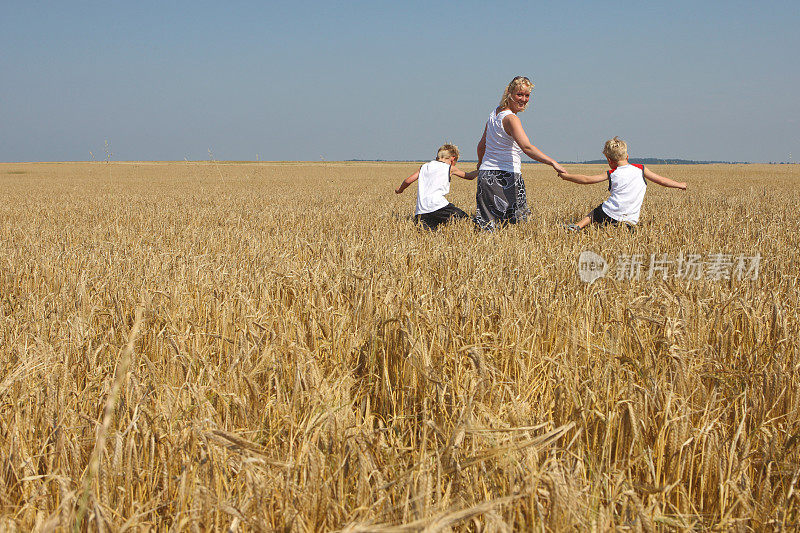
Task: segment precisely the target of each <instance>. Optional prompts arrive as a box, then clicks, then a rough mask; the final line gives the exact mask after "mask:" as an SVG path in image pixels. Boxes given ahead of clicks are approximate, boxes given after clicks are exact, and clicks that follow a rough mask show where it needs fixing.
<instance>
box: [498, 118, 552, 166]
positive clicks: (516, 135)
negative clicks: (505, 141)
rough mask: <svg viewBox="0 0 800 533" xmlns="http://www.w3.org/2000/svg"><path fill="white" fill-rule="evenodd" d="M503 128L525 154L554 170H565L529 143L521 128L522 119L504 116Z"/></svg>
mask: <svg viewBox="0 0 800 533" xmlns="http://www.w3.org/2000/svg"><path fill="white" fill-rule="evenodd" d="M503 129H504V130H506V133H508V134H509V135H511V138H512V139H514V141H516V143H517V145H519V147H520V149H522V151H523V152H525V155H527V156H528V157H530V158H531V159H534V160H536V161H538V162H540V163H544V164H545V165H550V166H551V167H553V168H554V169H555V170H556V172H566V170H565V169H564V167H562V166H561V165H559V164H558V161H556V160H555V159H553V158H552V157H550V156H548V155H546V154H545V153H544V152H542V151H541V150H539V149H538V148H536V147H535V146H534V145H533V144H531V141H530V139H528V134H527V133H525V130H524V129H523V128H522V121H521V120H520V119H519V117H518V116H517V115H514V114H510V115H508V116H507V117H505V118H504V119H503Z"/></svg>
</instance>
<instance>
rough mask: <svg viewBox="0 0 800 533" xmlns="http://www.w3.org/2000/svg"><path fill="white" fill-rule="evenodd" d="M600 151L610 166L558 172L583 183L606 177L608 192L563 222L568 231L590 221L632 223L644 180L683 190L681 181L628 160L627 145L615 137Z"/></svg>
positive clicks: (637, 218)
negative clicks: (595, 171) (593, 172)
mask: <svg viewBox="0 0 800 533" xmlns="http://www.w3.org/2000/svg"><path fill="white" fill-rule="evenodd" d="M603 155H604V156H606V161H608V166H609V167H610V168H611V170H608V171H606V173H605V174H600V175H598V176H584V175H582V174H570V173H568V172H559V173H558V175H559V176H560V177H561V179H563V180H567V181H571V182H573V183H581V184H584V185H588V184H592V183H600V182H601V181H605V180H608V190H609V191H610V193H611V194H610V195H609V197H608V199H607V200H606V201H605V202H603V203H602V204H600V205H598V206H597V207H596V208H595V209H594V210H593V211H592V212H591V213H589V214H588V215H586V216H585V217H584V218H583V219H582V220H581V221H580V222H578V223H577V224H570V225H569V226H567V228H568V229H570V230H571V231H579V230H582V229H583V228H585V227H586V226H588V225H589V224H590V223H592V222H594V223H595V224H619V223H626V224H628V225H635V224H636V223H637V222H639V211H640V210H641V208H642V201H643V200H644V193H645V191H646V190H647V180H650V181H652V182H654V183H658V184H659V185H663V186H664V187H673V188H676V189H681V190H684V191H685V190H686V183H685V182H682V181H681V182H678V181H673V180H671V179H669V178H665V177H663V176H659V175H658V174H656V173H655V172H653V171H652V170H650V169H649V168H646V167H645V166H644V165H634V164H630V163H628V145H627V144H625V141H623V140H622V139H620V138H619V137H614V138H613V139H611V140H608V141H606V144H605V147H603Z"/></svg>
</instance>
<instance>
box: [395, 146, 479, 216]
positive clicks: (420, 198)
mask: <svg viewBox="0 0 800 533" xmlns="http://www.w3.org/2000/svg"><path fill="white" fill-rule="evenodd" d="M458 156H459V151H458V147H457V146H456V145H454V144H445V145H442V147H441V148H439V150H438V152H437V153H436V159H435V160H433V161H430V162H428V163H425V164H424V165H422V166H421V167H420V169H419V170H417V171H416V172H414V173H413V174H411V175H410V176H409V177H407V178H406V179H405V180H403V183H401V184H400V186H399V187H397V189H395V191H394V192H395V193H397V194H400V193H402V192H403V191H404V190H406V188H407V187H408V186H409V185H411V184H412V183H414V182H415V181H416V182H417V209H416V211H415V212H414V215H415V216H414V218H415V220H416V221H417V223H419V224H420V225H422V227H424V228H426V229H431V230H434V229H436V228H438V227H439V226H440V225H441V224H444V223H445V222H449V221H450V220H452V219H457V218H468V217H469V215H467V214H466V213H465V212H464V211H462V210H461V209H459V208H457V207H456V206H454V205H453V204H451V203H450V202H449V201H448V200H447V198H445V195H446V194H448V193H449V192H450V177H451V176H458V177H459V178H463V179H468V180H471V179H475V177H476V176H477V175H478V171H477V170H475V171H473V172H469V173H466V172H464V171H463V170H461V169H460V168H458V167H456V163H457V162H458Z"/></svg>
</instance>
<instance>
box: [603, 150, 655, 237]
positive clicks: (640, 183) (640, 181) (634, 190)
mask: <svg viewBox="0 0 800 533" xmlns="http://www.w3.org/2000/svg"><path fill="white" fill-rule="evenodd" d="M608 190H609V191H611V196H609V197H608V200H606V201H605V202H603V211H605V212H606V215H608V216H610V217H611V218H613V219H614V220H619V221H620V222H630V223H631V224H636V223H637V222H639V211H640V210H641V209H642V201H643V200H644V192H645V190H647V182H646V181H645V179H644V165H631V164H630V163H629V164H627V165H623V166H621V167H617V168H615V169H613V170H609V171H608Z"/></svg>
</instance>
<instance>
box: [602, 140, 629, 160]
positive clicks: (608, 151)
mask: <svg viewBox="0 0 800 533" xmlns="http://www.w3.org/2000/svg"><path fill="white" fill-rule="evenodd" d="M603 155H604V156H606V157H607V158H609V159H611V160H612V161H622V160H623V159H628V145H627V144H625V141H623V140H622V139H620V138H619V137H616V136H615V137H614V138H613V139H610V140H608V141H606V145H605V146H604V147H603Z"/></svg>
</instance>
